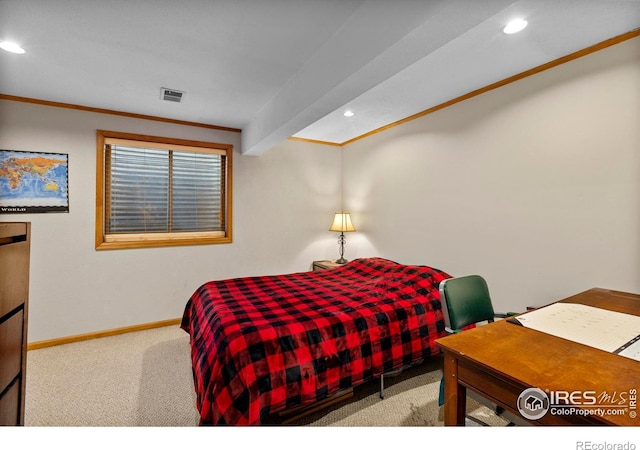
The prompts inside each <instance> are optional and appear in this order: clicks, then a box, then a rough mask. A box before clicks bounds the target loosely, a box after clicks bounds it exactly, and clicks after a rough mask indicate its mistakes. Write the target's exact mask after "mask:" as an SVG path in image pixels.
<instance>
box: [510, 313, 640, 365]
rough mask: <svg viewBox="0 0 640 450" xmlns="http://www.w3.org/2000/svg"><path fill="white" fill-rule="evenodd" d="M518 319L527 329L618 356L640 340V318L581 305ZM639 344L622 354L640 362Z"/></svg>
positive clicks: (523, 316)
mask: <svg viewBox="0 0 640 450" xmlns="http://www.w3.org/2000/svg"><path fill="white" fill-rule="evenodd" d="M516 319H517V321H518V322H520V323H521V324H522V325H523V326H525V327H527V328H532V329H534V330H538V331H542V332H543V333H547V334H551V335H553V336H558V337H561V338H564V339H569V340H571V341H574V342H579V343H580V344H584V345H589V346H591V347H595V348H599V349H600V350H605V351H608V352H615V351H616V350H618V349H619V348H620V347H622V346H624V345H625V344H627V343H629V342H632V341H633V340H634V339H635V338H636V337H638V336H640V316H634V315H632V314H625V313H620V312H615V311H609V310H606V309H601V308H595V307H593V306H587V305H581V304H578V303H564V302H563V303H554V304H552V305H549V306H545V307H543V308H540V309H536V310H534V311H530V312H528V313H525V314H522V315H520V316H517V317H516ZM636 344H638V342H636V343H635V344H633V345H631V346H630V347H628V348H626V349H625V350H623V351H622V352H620V353H619V354H621V355H622V356H627V357H629V358H633V359H637V360H639V361H640V345H636ZM634 355H635V356H634Z"/></svg>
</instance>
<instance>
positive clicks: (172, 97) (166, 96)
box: [160, 88, 185, 103]
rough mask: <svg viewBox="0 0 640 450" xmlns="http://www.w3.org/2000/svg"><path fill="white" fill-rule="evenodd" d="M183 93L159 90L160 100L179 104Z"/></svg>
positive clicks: (164, 89)
mask: <svg viewBox="0 0 640 450" xmlns="http://www.w3.org/2000/svg"><path fill="white" fill-rule="evenodd" d="M184 94H185V92H182V91H176V90H175V89H167V88H161V89H160V98H161V99H162V100H166V101H168V102H174V103H181V102H182V99H183V98H184Z"/></svg>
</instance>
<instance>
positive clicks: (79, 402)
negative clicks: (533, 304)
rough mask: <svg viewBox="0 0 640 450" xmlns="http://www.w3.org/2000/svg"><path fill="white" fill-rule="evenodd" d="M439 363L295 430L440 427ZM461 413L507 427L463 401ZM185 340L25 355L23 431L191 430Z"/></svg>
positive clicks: (176, 335)
mask: <svg viewBox="0 0 640 450" xmlns="http://www.w3.org/2000/svg"><path fill="white" fill-rule="evenodd" d="M440 367H441V361H440V360H439V358H435V359H433V360H432V361H430V362H428V363H426V364H423V365H421V366H418V367H414V368H412V369H410V370H408V371H405V372H403V373H402V374H400V375H398V376H397V377H393V378H388V379H387V380H386V383H385V384H386V389H385V398H384V400H381V399H380V398H379V397H378V382H377V381H373V382H371V383H368V384H366V385H363V386H361V387H359V388H357V389H356V390H355V391H354V397H353V398H352V399H349V400H347V401H345V402H344V403H341V404H339V405H336V406H334V407H331V408H329V409H327V410H324V411H322V412H319V413H316V414H314V415H312V416H310V417H307V418H305V419H303V420H300V421H299V422H297V423H296V424H295V425H306V426H334V427H343V426H349V427H372V426H375V427H385V426H386V427H389V426H391V427H399V426H440V425H443V422H442V411H441V410H442V408H439V407H438V404H437V396H438V388H439V383H440V377H441V372H440ZM468 411H470V414H471V415H474V416H476V417H478V418H480V419H481V420H483V421H485V422H487V423H490V424H492V425H495V426H504V425H506V424H507V421H506V420H505V419H502V418H500V417H496V416H495V414H493V412H492V410H491V409H489V408H486V407H484V406H480V405H479V404H478V403H476V402H475V401H473V400H469V403H468ZM197 423H198V413H197V411H196V409H195V394H194V392H193V381H192V373H191V362H190V357H189V338H188V336H187V334H186V333H185V332H184V331H182V330H180V329H179V328H178V327H177V326H173V327H164V328H158V329H154V330H147V331H141V332H135V333H128V334H124V335H119V336H113V337H108V338H102V339H94V340H90V341H84V342H78V343H73V344H67V345H61V346H57V347H50V348H45V349H40V350H32V351H29V352H28V355H27V390H26V408H25V425H26V426H31V427H33V426H75V427H86V426H117V427H131V426H134V427H136V426H138V427H141V426H157V427H187V426H196V425H197Z"/></svg>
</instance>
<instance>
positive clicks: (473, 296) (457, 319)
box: [440, 275, 495, 332]
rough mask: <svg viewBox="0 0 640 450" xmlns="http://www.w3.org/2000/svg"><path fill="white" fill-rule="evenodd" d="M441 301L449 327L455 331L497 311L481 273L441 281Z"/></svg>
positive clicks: (481, 320) (490, 319)
mask: <svg viewBox="0 0 640 450" xmlns="http://www.w3.org/2000/svg"><path fill="white" fill-rule="evenodd" d="M440 301H441V302H442V307H443V309H444V320H445V325H446V326H447V328H450V329H451V330H453V331H454V332H457V331H459V330H460V329H462V328H464V327H466V326H469V325H472V324H474V323H478V322H483V321H485V320H487V321H489V322H493V318H494V316H495V313H494V311H493V305H492V304H491V296H490V295H489V288H488V287H487V282H486V281H485V280H484V278H482V277H481V276H480V275H468V276H464V277H456V278H448V279H446V280H444V281H442V282H441V283H440Z"/></svg>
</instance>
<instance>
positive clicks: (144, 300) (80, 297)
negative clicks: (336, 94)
mask: <svg viewBox="0 0 640 450" xmlns="http://www.w3.org/2000/svg"><path fill="white" fill-rule="evenodd" d="M96 129H106V130H114V131H121V132H131V133H141V134H149V135H157V136H169V137H173V138H183V139H195V140H202V141H211V142H221V143H230V144H233V145H234V149H235V152H234V157H233V243H232V244H220V245H207V246H185V247H170V248H157V249H134V250H108V251H96V250H95V249H94V235H95V177H96V161H95V157H96V137H95V130H96ZM239 148H240V135H239V134H238V133H232V132H224V131H215V130H208V129H204V128H196V127H187V126H180V125H174V124H167V123H162V122H154V121H147V120H139V119H130V118H125V117H120V116H113V115H105V114H97V113H91V112H83V111H77V110H70V109H62V108H54V107H49V106H42V105H35V104H27V103H20V102H13V101H3V100H0V149H9V150H22V151H35V152H53V153H67V154H68V155H69V194H70V212H69V213H56V214H11V215H8V214H3V215H0V221H4V222H7V221H30V222H31V223H32V247H31V278H30V311H29V342H36V341H41V340H47V339H54V338H58V337H65V336H73V335H76V334H83V333H89V332H94V331H101V330H109V329H113V328H119V327H126V326H131V325H138V324H142V323H148V322H155V321H160V320H165V319H173V318H177V317H181V315H182V312H183V308H184V306H185V303H186V301H187V299H188V298H189V296H190V295H191V294H192V293H193V291H194V290H195V289H196V288H197V287H198V286H199V285H200V284H202V283H203V282H205V281H207V280H212V279H221V278H228V277H236V276H245V275H262V274H272V273H286V272H294V271H303V270H308V269H309V267H310V265H311V262H312V261H313V260H315V259H325V258H332V257H336V255H337V244H336V242H335V235H334V234H333V233H330V232H329V231H328V228H329V225H330V223H331V219H332V217H333V216H332V214H333V212H334V211H335V210H337V209H339V202H340V195H339V190H340V148H337V147H330V146H319V145H314V144H304V143H300V142H293V141H288V142H285V143H283V144H281V145H280V146H279V147H277V148H275V149H273V150H271V151H270V152H268V153H266V154H264V155H262V156H260V157H250V156H241V155H240V154H239Z"/></svg>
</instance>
